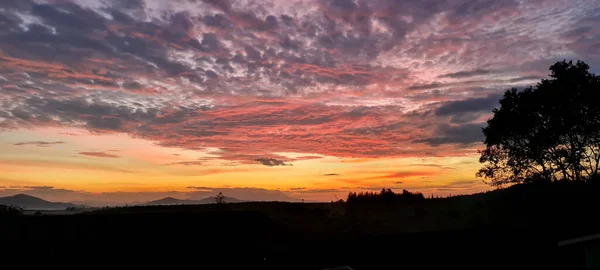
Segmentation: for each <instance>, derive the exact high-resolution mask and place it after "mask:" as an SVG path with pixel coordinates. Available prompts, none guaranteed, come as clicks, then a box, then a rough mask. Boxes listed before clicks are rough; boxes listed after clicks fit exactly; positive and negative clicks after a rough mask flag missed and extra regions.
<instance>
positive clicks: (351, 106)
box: [0, 0, 600, 167]
mask: <svg viewBox="0 0 600 270" xmlns="http://www.w3.org/2000/svg"><path fill="white" fill-rule="evenodd" d="M598 24H600V2H596V1H560V0H547V1H544V0H525V1H515V0H485V1H470V0H448V1H437V0H425V1H393V0H368V1H367V0H327V1H325V0H324V1H316V0H315V1H310V0H306V1H301V0H292V1H277V0H270V1H234V0H226V1H225V0H224V1H212V0H204V1H201V0H197V1H188V0H185V1H183V0H182V1H168V2H166V1H159V0H136V1H121V0H106V1H91V0H89V1H88V0H73V1H30V0H7V1H2V3H0V26H1V27H0V39H1V40H2V42H1V43H0V87H1V88H2V91H1V92H0V129H2V130H14V129H22V128H31V127H42V126H62V127H65V126H68V127H81V128H85V129H87V130H89V131H91V132H95V133H126V134H129V135H131V136H134V137H137V138H143V139H148V140H151V141H156V142H157V143H158V144H160V145H162V146H166V147H180V148H185V149H219V150H218V151H214V152H213V153H212V156H213V157H214V158H215V159H223V160H227V161H234V162H242V163H254V164H256V163H258V164H262V165H265V166H270V167H273V166H283V165H288V164H289V162H291V161H293V159H290V158H287V157H285V156H281V155H280V154H278V153H282V152H296V153H307V154H317V155H327V156H335V157H367V158H380V157H414V156H423V155H425V154H426V153H429V154H434V155H439V156H444V155H460V154H463V153H472V150H471V149H472V146H473V145H477V143H478V142H479V141H480V140H481V139H482V138H481V133H480V130H479V129H480V127H481V125H482V123H483V122H484V121H485V120H486V117H487V116H488V115H489V112H490V111H491V109H492V108H494V107H495V106H496V105H497V99H498V97H499V94H500V93H501V92H502V91H503V90H505V89H507V88H509V87H513V86H523V85H529V84H533V83H535V82H536V81H537V80H539V79H540V78H543V77H545V76H546V74H547V73H548V72H547V68H548V66H549V65H550V64H551V63H552V62H553V61H556V60H559V59H563V58H577V59H582V60H586V61H588V62H589V63H590V64H591V65H592V66H593V67H597V66H599V65H600V50H598V45H599V44H600V31H599V30H598V27H595V26H596V25H598ZM57 143H60V142H25V143H23V144H33V145H37V146H47V145H48V144H57ZM79 154H80V155H86V156H88V157H89V156H91V157H98V158H118V157H119V156H118V155H115V154H112V153H105V152H80V153H79ZM316 157H318V156H315V158H316ZM201 163H202V161H190V163H187V164H183V165H199V164H201Z"/></svg>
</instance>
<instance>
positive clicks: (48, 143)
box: [13, 141, 65, 147]
mask: <svg viewBox="0 0 600 270" xmlns="http://www.w3.org/2000/svg"><path fill="white" fill-rule="evenodd" d="M64 143H65V142H62V141H55V142H45V141H34V142H19V143H14V144H13V145H17V146H22V145H35V146H39V147H48V146H51V145H57V144H64Z"/></svg>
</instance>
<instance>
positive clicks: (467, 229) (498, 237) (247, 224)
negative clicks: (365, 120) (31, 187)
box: [0, 187, 600, 269]
mask: <svg viewBox="0 0 600 270" xmlns="http://www.w3.org/2000/svg"><path fill="white" fill-rule="evenodd" d="M561 190H562V189H561ZM577 190H579V189H578V188H577ZM511 192H512V193H511V195H510V202H511V203H507V202H506V200H507V198H506V196H507V195H502V194H500V195H498V193H494V194H488V195H485V196H484V197H468V198H466V197H465V198H454V199H444V201H440V200H437V201H436V200H432V201H427V202H425V203H424V204H422V205H418V206H414V205H412V206H395V205H392V206H389V205H388V206H379V208H377V207H376V206H373V205H371V206H368V207H366V208H361V207H349V206H348V205H344V204H343V203H332V204H286V203H248V204H231V205H224V206H217V205H205V206H165V207H160V206H155V207H133V208H120V209H108V210H103V211H97V212H92V213H83V214H77V215H67V216H45V215H42V216H18V217H11V218H4V219H3V220H1V221H0V243H1V244H0V246H1V247H0V248H1V250H0V251H1V252H0V258H2V259H3V261H4V262H11V261H14V262H20V263H30V262H35V263H40V262H43V263H44V264H46V265H50V264H52V265H69V264H75V265H77V266H82V267H84V268H87V267H90V266H99V265H108V266H110V267H111V268H115V267H116V268H119V267H117V266H120V265H123V264H128V265H129V264H134V265H136V266H137V267H136V268H139V267H142V266H146V265H148V266H157V265H160V264H161V263H166V264H167V265H168V266H169V269H171V268H172V269H176V268H179V267H175V266H179V265H186V266H191V267H192V268H195V269H217V268H218V269H230V268H236V269H237V268H239V267H237V266H241V267H243V268H246V269H248V268H249V269H323V268H328V267H335V266H343V265H348V266H351V267H352V268H354V269H400V268H409V269H415V268H417V267H418V268H425V269H427V268H433V267H435V268H445V269H451V268H453V269H454V268H457V267H458V268H465V267H466V268H473V267H477V268H483V269H487V268H503V267H506V268H511V269H544V268H551V269H579V268H582V267H583V265H582V263H583V262H582V260H581V258H574V257H573V255H572V254H569V253H567V252H566V251H565V250H564V249H563V248H559V247H558V242H559V241H561V240H566V239H569V238H574V237H579V236H584V235H589V234H593V233H598V232H600V223H599V222H598V221H596V220H598V218H597V213H598V212H597V206H598V200H599V198H600V196H598V194H597V192H596V191H594V192H591V191H589V189H588V188H587V187H586V189H585V190H584V191H581V190H579V191H573V192H569V193H563V192H561V193H556V192H549V193H544V192H542V193H540V192H531V191H530V190H528V189H523V190H520V191H519V190H517V191H511ZM410 209H413V210H414V209H421V210H419V211H412V212H411V211H408V210H410ZM422 212H424V214H423V213H422ZM411 213H412V214H411ZM414 213H421V214H418V215H415V214H414ZM431 224H436V225H435V226H431ZM418 228H424V229H422V230H421V232H416V231H419V230H418ZM576 256H579V255H576ZM81 263H82V264H81Z"/></svg>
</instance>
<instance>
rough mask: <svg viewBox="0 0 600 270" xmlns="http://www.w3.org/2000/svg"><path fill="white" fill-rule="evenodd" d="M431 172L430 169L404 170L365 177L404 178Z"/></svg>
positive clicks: (430, 173)
mask: <svg viewBox="0 0 600 270" xmlns="http://www.w3.org/2000/svg"><path fill="white" fill-rule="evenodd" d="M432 174H434V173H433V172H430V171H406V172H395V173H388V174H384V175H380V176H373V177H369V178H367V179H397V178H406V177H414V176H423V175H432Z"/></svg>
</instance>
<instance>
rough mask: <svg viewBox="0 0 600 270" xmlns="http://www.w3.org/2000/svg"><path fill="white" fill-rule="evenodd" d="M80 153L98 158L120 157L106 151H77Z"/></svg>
mask: <svg viewBox="0 0 600 270" xmlns="http://www.w3.org/2000/svg"><path fill="white" fill-rule="evenodd" d="M79 154H80V155H84V156H90V157H99V158H120V156H117V155H113V154H109V153H106V152H91V151H89V152H79Z"/></svg>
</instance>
